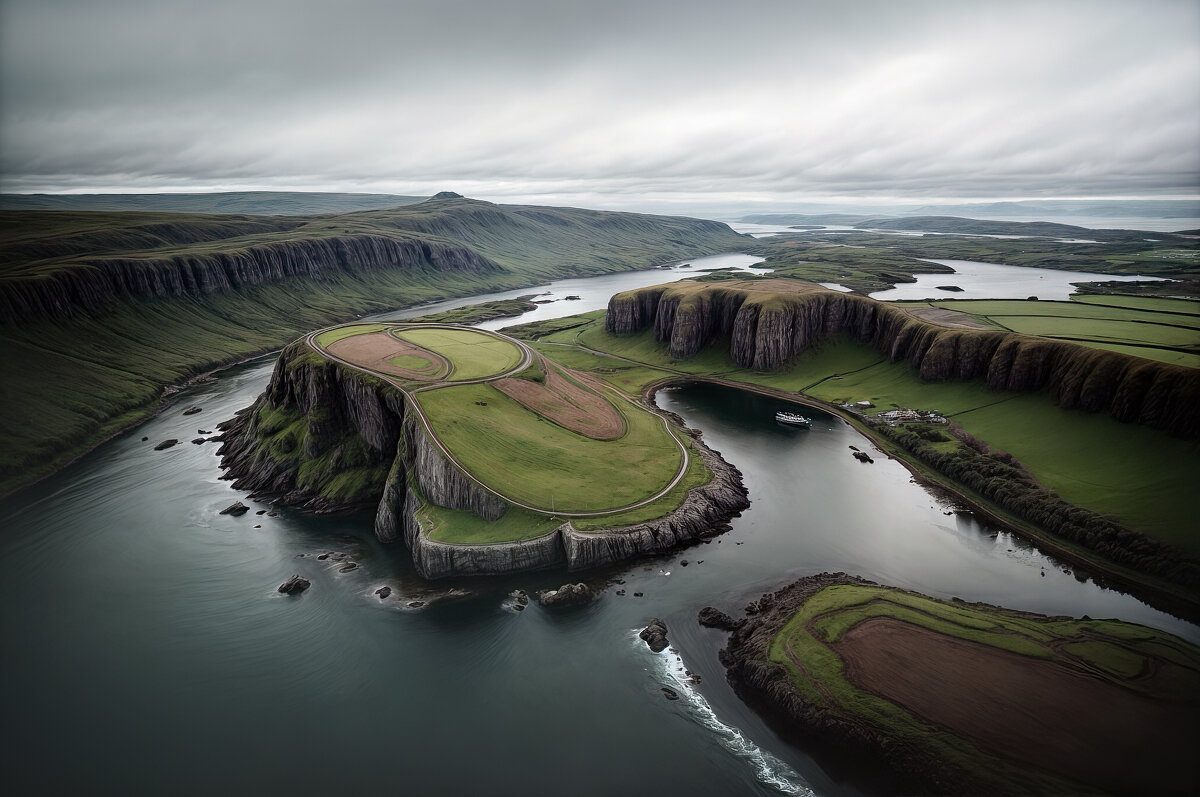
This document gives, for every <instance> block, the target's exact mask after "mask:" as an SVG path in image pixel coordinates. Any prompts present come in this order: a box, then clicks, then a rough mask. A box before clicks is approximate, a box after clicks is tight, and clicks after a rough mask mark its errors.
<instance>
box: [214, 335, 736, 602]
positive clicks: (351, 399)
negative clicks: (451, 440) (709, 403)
mask: <svg viewBox="0 0 1200 797" xmlns="http://www.w3.org/2000/svg"><path fill="white" fill-rule="evenodd" d="M671 420H672V421H674V422H675V423H677V424H679V425H680V426H682V425H683V424H682V419H680V418H678V416H671ZM219 428H220V429H221V430H222V432H223V436H222V440H223V443H222V446H221V448H220V450H219V451H218V454H219V455H220V456H221V459H222V464H221V467H222V468H223V469H225V471H226V475H225V476H224V478H226V479H232V480H233V482H234V487H236V488H238V489H244V490H248V491H249V492H250V494H251V496H252V497H254V498H260V499H270V500H276V501H279V502H281V503H285V504H289V505H292V506H298V507H301V508H304V509H307V510H309V511H314V512H334V511H345V510H351V509H362V508H368V507H372V506H374V507H375V534H376V536H377V537H378V538H379V539H380V540H382V541H384V542H398V541H400V540H403V541H404V543H405V544H406V545H407V546H408V548H409V550H410V551H411V553H412V558H413V564H414V566H415V567H416V569H417V571H418V572H419V573H420V574H421V575H422V576H424V577H425V578H427V579H437V578H448V577H452V576H465V575H503V574H509V573H517V572H525V571H531V570H543V569H549V568H555V567H566V568H567V569H569V570H588V569H594V568H599V567H604V566H606V565H610V564H613V563H614V562H619V561H623V560H627V559H633V558H637V557H642V556H650V555H654V554H659V553H663V552H666V551H671V550H675V549H678V548H680V547H682V546H685V545H687V544H689V543H692V542H695V541H698V540H700V539H702V538H705V537H710V536H713V535H714V534H718V533H720V532H721V531H724V530H726V529H727V528H728V521H729V520H730V519H732V518H733V517H735V516H736V515H738V514H739V513H740V512H741V511H742V510H744V509H746V508H747V507H748V506H749V505H750V503H749V499H748V498H747V491H746V488H745V486H744V485H743V484H742V478H741V473H740V472H739V471H738V470H737V468H735V467H733V466H732V465H730V464H729V463H728V462H726V461H725V460H724V459H722V458H721V456H720V455H719V454H718V453H717V452H715V451H713V450H712V449H709V448H708V447H707V446H705V445H704V443H703V442H702V441H701V440H700V435H699V433H698V432H697V431H695V430H690V429H689V430H686V432H687V434H689V435H690V436H691V437H692V438H693V450H694V451H695V452H696V453H697V454H698V455H699V456H700V457H701V459H702V460H703V461H704V463H705V464H706V465H707V466H708V468H709V470H710V471H711V472H712V473H713V478H712V479H711V480H710V481H709V482H708V483H707V484H704V485H701V486H699V487H695V488H692V489H691V490H690V491H689V492H688V494H687V496H686V498H685V499H684V500H683V502H682V503H681V504H680V506H679V507H677V508H676V509H675V510H674V511H672V512H671V513H669V514H667V515H665V516H663V517H661V518H656V519H654V520H650V521H645V522H642V523H638V524H635V525H632V526H624V527H611V528H599V529H594V530H589V531H586V532H584V531H580V530H578V529H576V528H575V527H574V526H573V525H572V523H571V522H570V521H567V522H565V523H563V524H562V525H560V526H559V527H557V528H555V529H554V530H553V531H551V532H549V533H548V534H544V535H542V536H540V537H536V538H534V539H528V540H521V541H516V542H508V543H494V544H484V545H471V544H455V543H446V542H440V541H437V540H433V539H431V538H430V536H429V530H428V529H427V528H424V527H423V525H422V520H421V517H420V508H421V507H422V506H423V505H424V503H425V502H429V503H432V504H434V505H437V506H441V507H445V508H448V509H459V510H467V511H471V512H474V513H475V514H476V515H478V516H479V517H481V518H484V519H487V520H495V519H498V518H499V517H501V516H502V515H503V514H504V513H505V512H506V511H507V509H508V504H507V502H505V501H504V500H503V499H501V498H499V497H497V496H495V495H493V494H491V493H489V492H487V491H486V490H483V489H481V488H480V487H479V486H478V485H477V484H476V483H475V482H474V481H473V480H472V479H470V478H468V477H467V476H466V475H465V474H464V473H463V472H462V471H460V470H459V468H458V466H457V465H455V464H454V463H453V462H451V461H449V460H448V459H447V458H446V457H445V455H444V454H443V453H442V452H441V450H440V449H439V448H438V446H437V445H435V444H434V443H433V442H432V441H431V440H430V439H429V437H428V435H427V433H426V431H425V430H424V428H423V424H421V422H420V420H419V417H418V415H417V414H416V413H415V412H413V411H412V409H411V407H409V406H408V399H406V398H405V397H404V395H403V394H402V393H400V391H398V390H396V389H395V388H392V387H391V386H389V385H387V384H386V383H385V382H383V381H381V380H379V379H375V378H373V377H369V376H366V375H364V374H361V373H359V372H357V371H354V370H352V369H347V368H343V367H342V366H340V365H338V364H337V363H334V362H332V361H329V360H326V359H324V358H321V357H320V356H318V355H316V354H315V353H314V352H312V351H310V350H309V349H308V348H307V346H306V345H305V344H304V343H303V342H297V343H293V344H292V345H291V346H289V347H288V348H286V349H284V351H283V352H282V353H281V354H280V357H279V360H278V362H277V364H276V367H275V371H274V373H273V374H272V377H271V382H270V384H269V385H268V387H267V389H266V391H264V393H263V394H262V395H261V396H260V397H259V398H258V400H257V401H256V402H255V403H254V405H252V406H251V407H249V408H246V409H245V410H241V411H240V412H238V413H237V415H236V416H235V417H234V418H233V419H231V420H230V421H226V422H225V423H223V424H222V425H221V426H220V427H219ZM347 474H357V475H359V476H360V477H361V479H360V481H361V485H360V486H359V487H358V489H355V490H353V491H347V489H346V488H345V487H344V483H345V482H346V476H347Z"/></svg>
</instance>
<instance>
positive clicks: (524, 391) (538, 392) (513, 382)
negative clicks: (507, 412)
mask: <svg viewBox="0 0 1200 797" xmlns="http://www.w3.org/2000/svg"><path fill="white" fill-rule="evenodd" d="M542 368H543V370H544V371H545V373H546V382H545V384H538V383H537V382H530V381H527V380H525V379H497V380H496V381H495V382H493V383H492V385H493V386H494V387H495V388H496V389H497V390H499V391H500V392H501V393H504V394H505V395H506V396H508V397H509V398H511V399H514V400H515V401H517V402H520V404H521V405H522V406H524V407H526V408H528V409H530V410H533V411H534V412H536V413H537V414H538V415H541V416H542V417H544V418H548V419H549V420H551V421H554V422H555V423H557V424H558V425H559V426H563V427H566V428H567V429H570V430H571V431H573V432H578V433H579V434H581V435H584V436H585V437H590V438H592V439H593V440H615V439H616V438H618V437H620V436H621V435H623V434H625V419H624V418H623V417H622V416H621V413H619V412H617V409H616V407H614V406H613V405H612V404H610V403H609V402H608V399H606V398H604V397H603V396H601V395H600V394H598V393H593V392H592V391H590V390H586V389H584V388H582V387H579V386H578V385H576V384H573V383H572V382H571V381H570V380H569V379H567V378H566V377H564V376H563V375H562V374H560V373H558V371H557V370H555V369H554V368H553V367H552V366H551V365H549V364H548V363H547V362H546V361H545V360H544V359H543V360H542ZM576 378H577V379H578V377H576ZM579 381H580V382H582V381H583V380H582V379H580V380H579Z"/></svg>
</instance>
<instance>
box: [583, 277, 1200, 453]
mask: <svg viewBox="0 0 1200 797" xmlns="http://www.w3.org/2000/svg"><path fill="white" fill-rule="evenodd" d="M605 323H606V326H607V329H608V331H610V332H613V333H617V334H626V333H632V332H637V331H639V330H642V329H646V328H648V327H651V326H652V327H653V329H654V335H655V339H657V340H658V341H660V342H663V343H666V344H668V348H669V351H670V354H671V356H672V357H676V358H688V357H692V356H694V355H696V354H697V353H698V352H699V351H700V350H701V349H703V348H704V347H705V346H707V345H708V344H709V343H711V342H713V341H714V340H715V339H717V338H728V339H729V353H730V356H731V357H732V359H733V360H734V362H736V363H737V364H738V365H740V366H742V367H745V368H753V369H756V370H761V371H769V370H773V369H775V368H778V367H780V366H781V365H783V364H784V363H786V362H787V361H788V359H790V358H791V357H793V356H794V355H796V354H798V353H799V352H801V351H804V350H805V349H807V348H808V347H810V346H812V345H814V344H815V343H817V342H819V341H821V340H822V339H824V338H826V337H829V336H831V335H835V334H844V335H848V336H849V337H850V338H852V339H853V340H856V341H858V342H860V343H865V344H867V345H870V346H872V347H874V348H875V349H876V350H877V351H879V352H880V353H881V354H883V355H884V356H886V357H887V358H888V360H890V361H891V362H906V363H908V364H909V365H910V366H911V367H912V368H914V369H915V370H917V371H918V372H919V373H920V375H921V378H922V379H925V380H927V381H933V382H938V381H946V380H951V379H980V380H983V381H984V382H985V383H986V385H987V386H988V388H989V389H991V390H996V391H1013V392H1027V391H1038V390H1045V391H1047V392H1048V393H1049V395H1050V396H1052V397H1053V399H1054V401H1055V402H1056V403H1057V404H1058V405H1059V406H1061V407H1064V408H1078V409H1082V410H1085V411H1088V412H1106V413H1108V414H1110V415H1112V416H1113V417H1114V418H1116V419H1117V420H1120V421H1125V422H1134V423H1141V424H1145V425H1147V426H1153V427H1155V428H1158V429H1162V430H1164V431H1166V432H1169V433H1171V434H1174V435H1178V436H1181V437H1189V438H1194V437H1200V413H1197V412H1196V407H1198V406H1200V371H1197V370H1196V369H1191V368H1185V367H1183V366H1178V365H1171V364H1168V363H1161V362H1156V361H1151V360H1145V359H1142V358H1140V357H1133V356H1130V355H1127V354H1121V353H1118V352H1113V351H1106V350H1103V349H1092V348H1088V347H1085V346H1080V345H1077V344H1074V343H1071V342H1069V341H1057V340H1048V339H1046V338H1038V337H1033V336H1028V335H1020V334H1017V333H1014V332H1005V331H999V330H997V331H990V330H988V331H984V330H969V329H951V328H947V327H941V326H937V325H936V324H932V323H929V322H927V321H924V320H921V319H918V318H916V317H913V316H911V315H909V314H907V313H905V312H904V311H902V310H899V309H897V308H895V307H890V306H888V305H886V304H884V303H881V302H877V301H874V300H873V299H868V298H864V297H861V296H852V295H847V294H844V293H838V292H834V291H817V290H814V291H811V292H808V293H781V292H774V291H769V290H753V289H746V288H742V287H731V286H725V285H720V284H713V285H703V286H697V285H696V284H695V283H691V284H688V283H681V284H673V285H667V286H656V287H651V288H645V289H641V290H637V291H629V292H627V293H621V294H617V295H616V296H614V297H612V299H611V300H610V301H609V306H608V316H607V318H606V322H605Z"/></svg>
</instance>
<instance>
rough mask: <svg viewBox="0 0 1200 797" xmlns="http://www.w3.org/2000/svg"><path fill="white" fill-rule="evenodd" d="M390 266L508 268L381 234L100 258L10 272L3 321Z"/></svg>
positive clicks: (468, 253)
mask: <svg viewBox="0 0 1200 797" xmlns="http://www.w3.org/2000/svg"><path fill="white" fill-rule="evenodd" d="M389 268H396V269H412V270H427V271H430V272H443V271H460V272H470V273H478V274H487V273H492V272H498V271H502V270H503V269H502V267H501V266H500V265H499V264H498V263H496V262H494V261H492V260H490V259H488V258H486V257H483V256H482V255H480V254H478V253H476V252H474V251H472V250H471V249H468V248H466V247H462V246H453V245H450V244H445V243H434V242H429V241H420V240H416V239H404V238H389V237H386V236H382V235H345V236H333V237H312V238H305V239H300V240H292V241H270V242H264V243H259V244H248V245H246V246H244V247H242V248H238V249H229V250H227V251H217V252H210V253H207V254H174V255H172V254H161V255H155V256H148V257H145V258H121V257H97V258H88V259H86V260H72V261H70V263H68V264H64V266H63V267H62V268H57V269H55V268H53V267H52V266H46V267H45V268H43V269H42V270H40V271H39V272H38V273H36V274H33V275H30V276H21V275H16V276H11V277H6V278H5V279H4V280H3V282H2V283H0V319H4V320H5V321H8V322H10V323H15V322H19V321H24V320H28V319H32V318H63V317H71V316H75V315H78V314H80V313H87V312H93V311H96V310H99V309H101V308H102V307H104V306H105V305H106V304H107V303H109V302H111V301H114V300H117V301H127V300H130V299H143V298H151V297H162V296H199V295H203V294H209V293H215V292H218V291H224V290H231V289H237V288H241V287H246V286H253V285H262V284H267V283H273V282H282V281H283V280H286V279H289V278H292V277H307V278H310V279H317V280H322V279H331V278H333V277H335V276H336V275H337V274H338V273H340V272H344V271H351V272H353V271H355V270H374V269H389Z"/></svg>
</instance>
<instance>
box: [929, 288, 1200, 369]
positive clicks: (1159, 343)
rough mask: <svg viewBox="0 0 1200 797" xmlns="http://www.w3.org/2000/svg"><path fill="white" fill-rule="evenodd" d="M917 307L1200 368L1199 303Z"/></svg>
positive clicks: (946, 303)
mask: <svg viewBox="0 0 1200 797" xmlns="http://www.w3.org/2000/svg"><path fill="white" fill-rule="evenodd" d="M914 304H916V303H914ZM919 304H924V305H927V306H931V307H941V308H945V309H948V310H957V311H959V312H963V313H969V314H970V315H973V316H975V317H977V318H979V319H980V320H982V321H984V322H985V323H988V324H991V325H993V326H996V327H998V328H1001V329H1008V330H1011V331H1013V332H1020V333H1022V334H1026V335H1039V336H1042V337H1047V338H1058V339H1064V340H1072V341H1075V342H1078V343H1081V344H1084V345H1087V346H1091V347H1093V348H1101V349H1109V350H1111V351H1120V352H1122V353H1125V354H1134V355H1136V356H1139V357H1145V358H1147V359H1151V360H1158V361H1160V362H1169V363H1176V364H1178V365H1186V366H1189V367H1192V368H1200V309H1197V308H1200V302H1190V301H1188V300H1185V299H1161V298H1151V297H1140V296H1087V297H1080V298H1079V300H1078V301H1076V300H1072V301H1067V302H1047V301H1028V300H1020V299H1012V300H980V299H958V300H953V299H951V300H943V301H937V302H927V303H926V302H922V303H919Z"/></svg>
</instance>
